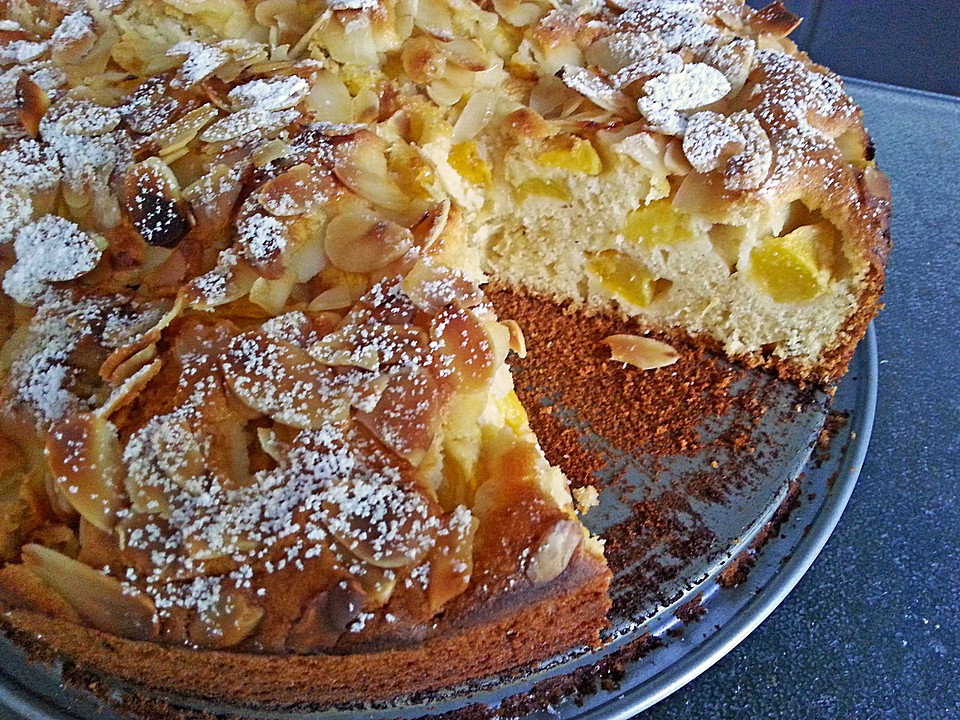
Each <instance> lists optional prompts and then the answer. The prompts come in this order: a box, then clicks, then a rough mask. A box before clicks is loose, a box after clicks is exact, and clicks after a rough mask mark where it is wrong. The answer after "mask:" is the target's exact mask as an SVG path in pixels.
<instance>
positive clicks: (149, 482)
mask: <svg viewBox="0 0 960 720" xmlns="http://www.w3.org/2000/svg"><path fill="white" fill-rule="evenodd" d="M208 446H209V439H208V438H207V437H206V436H205V435H204V434H203V433H201V432H199V431H197V430H196V429H194V428H193V427H192V426H191V423H189V422H188V421H187V420H184V419H181V418H178V417H175V416H173V415H160V416H156V417H154V418H152V419H151V420H150V421H149V422H148V423H147V424H146V425H144V426H143V427H142V428H140V429H139V430H138V431H137V432H135V433H134V434H133V435H132V436H131V437H130V439H129V440H128V441H127V446H126V448H125V449H124V452H123V460H124V463H125V464H126V467H127V473H126V480H125V486H126V490H127V495H128V496H129V498H130V503H131V506H132V507H133V510H134V511H135V512H137V513H150V514H156V515H160V516H162V517H164V518H168V517H170V511H171V506H172V504H173V503H174V501H175V500H176V498H177V496H178V495H179V494H180V493H181V492H182V491H183V488H185V487H187V486H188V485H189V484H190V483H192V482H195V481H196V480H197V478H200V477H203V475H204V473H205V472H206V466H207V462H206V456H207V453H208Z"/></svg>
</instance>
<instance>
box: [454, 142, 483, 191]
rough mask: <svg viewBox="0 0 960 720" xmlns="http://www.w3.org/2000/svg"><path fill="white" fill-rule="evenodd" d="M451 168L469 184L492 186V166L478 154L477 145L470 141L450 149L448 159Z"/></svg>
mask: <svg viewBox="0 0 960 720" xmlns="http://www.w3.org/2000/svg"><path fill="white" fill-rule="evenodd" d="M448 161H449V162H450V167H452V168H453V169H454V170H456V171H457V172H458V173H459V174H460V176H461V177H462V178H463V179H464V180H466V181H467V182H468V183H472V184H474V185H489V184H490V179H491V177H490V165H489V164H488V163H487V161H486V160H484V159H483V158H482V157H480V153H478V152H477V143H476V142H474V141H473V140H469V141H467V142H465V143H460V144H459V145H454V146H453V147H452V148H450V157H449V158H448Z"/></svg>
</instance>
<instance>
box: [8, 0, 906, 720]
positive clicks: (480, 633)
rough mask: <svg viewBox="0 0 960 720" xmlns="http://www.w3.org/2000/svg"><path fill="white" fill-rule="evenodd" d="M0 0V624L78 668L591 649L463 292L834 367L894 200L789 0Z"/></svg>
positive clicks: (152, 673) (306, 670)
mask: <svg viewBox="0 0 960 720" xmlns="http://www.w3.org/2000/svg"><path fill="white" fill-rule="evenodd" d="M4 10H5V17H4V19H3V20H2V21H0V43H2V45H0V62H2V63H3V67H4V73H3V75H2V76H0V104H2V108H3V110H2V112H3V139H2V148H3V149H2V152H0V241H2V243H3V244H2V245H0V258H2V269H3V284H2V286H3V295H2V298H0V302H2V316H3V320H4V322H3V335H2V340H3V342H4V345H3V351H2V353H0V358H2V362H0V368H2V390H0V392H2V402H3V405H2V407H3V413H2V419H0V430H2V434H0V441H2V443H3V449H4V452H3V457H2V462H3V473H4V474H3V477H4V485H3V487H4V495H3V501H2V504H0V518H2V520H0V528H2V531H0V551H2V560H3V563H4V566H3V568H2V569H0V604H2V606H3V609H4V612H3V616H2V617H3V623H4V626H5V628H6V630H7V632H9V633H11V634H12V635H13V636H14V637H15V638H17V639H19V640H21V641H24V642H26V641H28V640H29V641H30V643H31V644H32V646H33V647H34V648H36V647H37V645H38V643H37V640H36V639H37V638H38V637H39V638H42V641H41V642H39V645H40V646H42V647H43V648H45V649H46V650H47V651H48V652H50V653H52V654H53V655H55V656H58V657H62V658H66V659H67V660H69V661H70V662H72V663H74V664H75V665H77V666H78V667H80V668H82V669H83V670H84V671H86V672H90V673H93V674H95V675H96V674H100V675H104V676H107V677H110V678H114V679H119V680H121V681H126V682H132V683H135V684H137V685H138V686H140V687H144V688H148V689H150V690H153V691H158V692H172V693H175V694H179V695H188V696H193V697H200V698H205V699H215V700H218V701H226V702H232V703H239V704H247V705H256V706H292V705H297V706H309V707H314V708H316V707H326V706H330V705H334V704H338V703H345V702H352V701H362V700H383V699H389V698H392V697H395V696H398V695H401V694H405V693H412V692H418V691H434V690H438V689H441V688H444V687H448V686H450V685H453V684H455V683H458V682H461V681H463V680H468V679H472V678H477V677H483V676H486V675H490V674H492V673H495V672H499V671H503V670H507V669H510V668H514V667H517V666H520V665H523V664H525V663H530V662H534V661H539V660H543V659H545V658H548V657H550V656H552V655H554V654H556V653H558V652H560V651H563V650H566V649H569V648H571V647H574V646H577V645H596V644H598V643H599V642H600V631H601V629H602V628H603V627H604V625H605V613H606V611H607V609H608V607H609V599H608V595H607V586H608V583H609V580H610V573H609V570H608V569H607V567H606V565H605V562H604V560H603V552H602V548H603V544H602V540H601V539H599V538H596V537H593V536H592V535H591V534H590V533H589V531H587V529H586V528H585V527H584V525H583V524H582V523H581V521H580V512H581V511H586V510H587V509H588V507H589V505H590V497H591V493H590V492H589V491H584V492H582V493H580V494H579V499H580V500H581V502H580V504H579V506H578V504H577V503H575V502H574V501H573V498H572V496H571V492H570V487H569V481H568V479H567V478H566V477H565V475H564V474H563V471H562V468H557V467H554V466H551V465H550V464H549V463H548V462H547V461H546V459H545V457H544V453H543V451H542V449H541V448H540V446H539V444H538V441H537V438H536V437H535V436H534V434H533V433H532V431H531V429H530V425H529V423H528V421H527V416H526V411H525V409H524V407H523V406H522V405H521V403H520V402H519V400H518V399H517V396H516V394H515V393H514V390H513V385H512V379H511V374H510V371H509V366H508V358H507V356H508V352H509V351H511V350H512V351H513V352H516V353H521V354H522V353H524V352H525V347H524V341H523V323H524V318H522V317H517V318H512V319H499V318H498V317H497V314H496V312H495V309H494V308H493V306H492V305H491V304H490V303H489V301H488V300H487V298H486V296H485V294H484V286H490V287H495V288H501V289H502V288H505V289H508V290H509V291H511V292H515V293H523V294H525V295H528V296H532V297H535V298H537V299H538V301H539V302H543V303H553V304H559V305H563V306H565V307H569V308H574V309H577V311H580V312H586V313H611V314H615V315H618V316H621V317H625V318H629V319H630V321H631V322H633V323H635V324H636V327H637V328H642V330H639V329H638V331H637V334H635V335H634V334H630V335H627V336H616V337H612V338H609V339H608V342H609V344H610V346H611V350H612V353H613V357H614V358H615V359H617V360H621V361H626V362H631V363H633V364H635V365H638V366H640V367H648V368H655V367H658V366H661V365H665V364H668V363H669V362H670V361H671V358H672V357H673V355H672V349H671V348H670V347H669V346H667V345H664V344H662V343H659V342H657V341H655V340H653V339H651V338H648V337H646V332H647V331H669V332H672V333H681V334H683V336H684V337H686V338H688V339H689V341H690V342H692V343H695V344H696V345H697V346H699V347H702V348H704V349H710V350H716V351H721V352H723V353H724V354H725V355H727V356H728V357H730V358H732V359H734V360H738V361H740V362H743V363H746V364H748V365H753V366H757V365H759V366H763V367H767V368H770V369H771V370H772V371H775V372H778V373H780V374H781V375H782V376H784V377H786V378H791V379H794V380H798V381H803V382H812V383H820V384H826V385H829V384H830V383H832V382H835V381H836V380H837V379H838V378H839V377H840V376H842V374H843V372H844V371H845V369H846V366H847V363H848V362H849V359H850V357H851V356H852V353H853V350H854V348H855V346H856V343H857V342H858V340H859V339H860V338H861V337H862V335H863V333H864V332H865V329H866V325H867V323H868V322H869V320H870V319H871V318H872V316H873V315H874V313H875V312H876V310H877V308H878V306H879V300H880V294H881V291H882V284H883V271H884V267H885V263H886V257H887V252H888V249H889V240H888V235H887V220H888V214H889V194H888V187H887V184H886V179H885V177H884V176H883V174H882V172H881V171H880V170H878V169H877V167H876V165H875V164H874V162H873V159H872V148H871V145H870V141H869V138H868V136H867V135H866V132H865V131H864V128H863V125H862V122H861V117H860V112H859V110H858V109H857V108H856V106H855V105H854V104H853V103H852V101H851V100H850V99H849V98H848V97H847V96H846V94H845V93H844V92H843V88H842V84H841V82H840V81H839V79H838V78H837V77H836V76H834V75H833V74H831V73H830V72H829V71H827V70H825V69H824V68H821V67H819V66H816V65H814V64H813V63H811V61H810V60H809V59H808V58H806V56H805V55H803V54H802V53H800V52H798V51H797V49H796V47H795V46H794V45H793V43H792V42H790V41H789V40H788V39H786V36H787V34H788V33H789V32H790V31H791V30H792V29H793V28H794V27H795V26H796V23H797V19H796V18H795V17H793V16H792V15H790V14H789V13H788V12H787V11H786V10H784V8H783V7H782V6H781V5H780V4H779V3H774V4H773V5H771V6H769V7H767V8H765V9H764V10H760V11H753V10H750V9H749V8H747V7H745V6H744V5H743V4H742V2H740V1H738V0H700V1H686V0H659V1H653V0H650V1H644V0H637V1H635V2H627V3H623V4H621V3H620V2H610V3H603V2H597V1H595V0H573V1H572V2H561V3H547V2H539V0H531V1H524V0H493V1H492V2H481V3H475V2H472V1H470V0H419V1H418V2H409V1H408V0H396V1H394V0H327V1H326V2H324V1H323V0H319V1H313V0H299V1H298V0H264V1H263V2H259V3H253V2H244V1H243V0H190V1H186V0H142V1H137V0H132V1H131V2H123V0H120V1H117V0H110V1H108V2H102V3H93V4H89V5H88V4H86V3H79V2H71V1H70V0H58V1H57V2H48V3H40V4H37V3H26V2H18V1H14V2H9V3H7V4H6V5H5V8H4ZM577 480H578V482H581V483H582V482H583V481H584V480H588V479H585V478H578V479H577ZM453 659H455V661H454V660H453ZM185 668H186V669H187V670H185Z"/></svg>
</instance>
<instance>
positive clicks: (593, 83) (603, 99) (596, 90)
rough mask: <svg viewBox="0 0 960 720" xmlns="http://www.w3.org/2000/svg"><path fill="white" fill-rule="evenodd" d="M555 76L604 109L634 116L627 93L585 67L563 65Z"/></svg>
mask: <svg viewBox="0 0 960 720" xmlns="http://www.w3.org/2000/svg"><path fill="white" fill-rule="evenodd" d="M557 77H558V78H560V80H561V81H563V84H564V85H566V86H567V87H569V88H570V89H571V90H574V91H576V92H578V93H580V94H581V95H583V96H584V97H585V98H587V99H588V100H590V102H592V103H593V104H594V105H597V106H598V107H601V108H603V109H604V110H608V111H610V112H612V113H617V114H618V115H623V116H626V117H635V116H636V113H635V112H634V110H633V108H632V107H631V102H630V98H629V97H628V96H627V95H625V94H624V93H622V92H620V91H619V90H617V89H616V88H614V87H613V86H612V85H610V84H609V83H608V82H607V81H606V80H604V79H602V78H600V77H598V76H597V75H595V74H593V73H592V72H590V71H589V70H587V69H586V68H581V67H575V66H571V65H564V66H563V67H562V68H560V70H559V71H558V72H557Z"/></svg>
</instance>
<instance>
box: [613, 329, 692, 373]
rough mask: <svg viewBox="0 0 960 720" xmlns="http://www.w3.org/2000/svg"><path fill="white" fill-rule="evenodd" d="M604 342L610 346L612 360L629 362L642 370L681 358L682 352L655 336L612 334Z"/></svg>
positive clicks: (659, 366) (671, 363)
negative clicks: (656, 338) (655, 338)
mask: <svg viewBox="0 0 960 720" xmlns="http://www.w3.org/2000/svg"><path fill="white" fill-rule="evenodd" d="M603 343H604V344H605V345H609V346H610V359H611V360H616V361H617V362H624V363H628V364H630V365H633V366H634V367H638V368H640V369H641V370H655V369H656V368H661V367H666V366H667V365H673V364H674V363H675V362H676V361H677V360H679V359H680V353H678V352H677V351H676V350H675V349H674V348H673V347H672V346H671V345H667V343H665V342H660V341H659V340H654V339H653V338H648V337H640V336H638V335H611V336H610V337H607V338H604V340H603Z"/></svg>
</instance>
